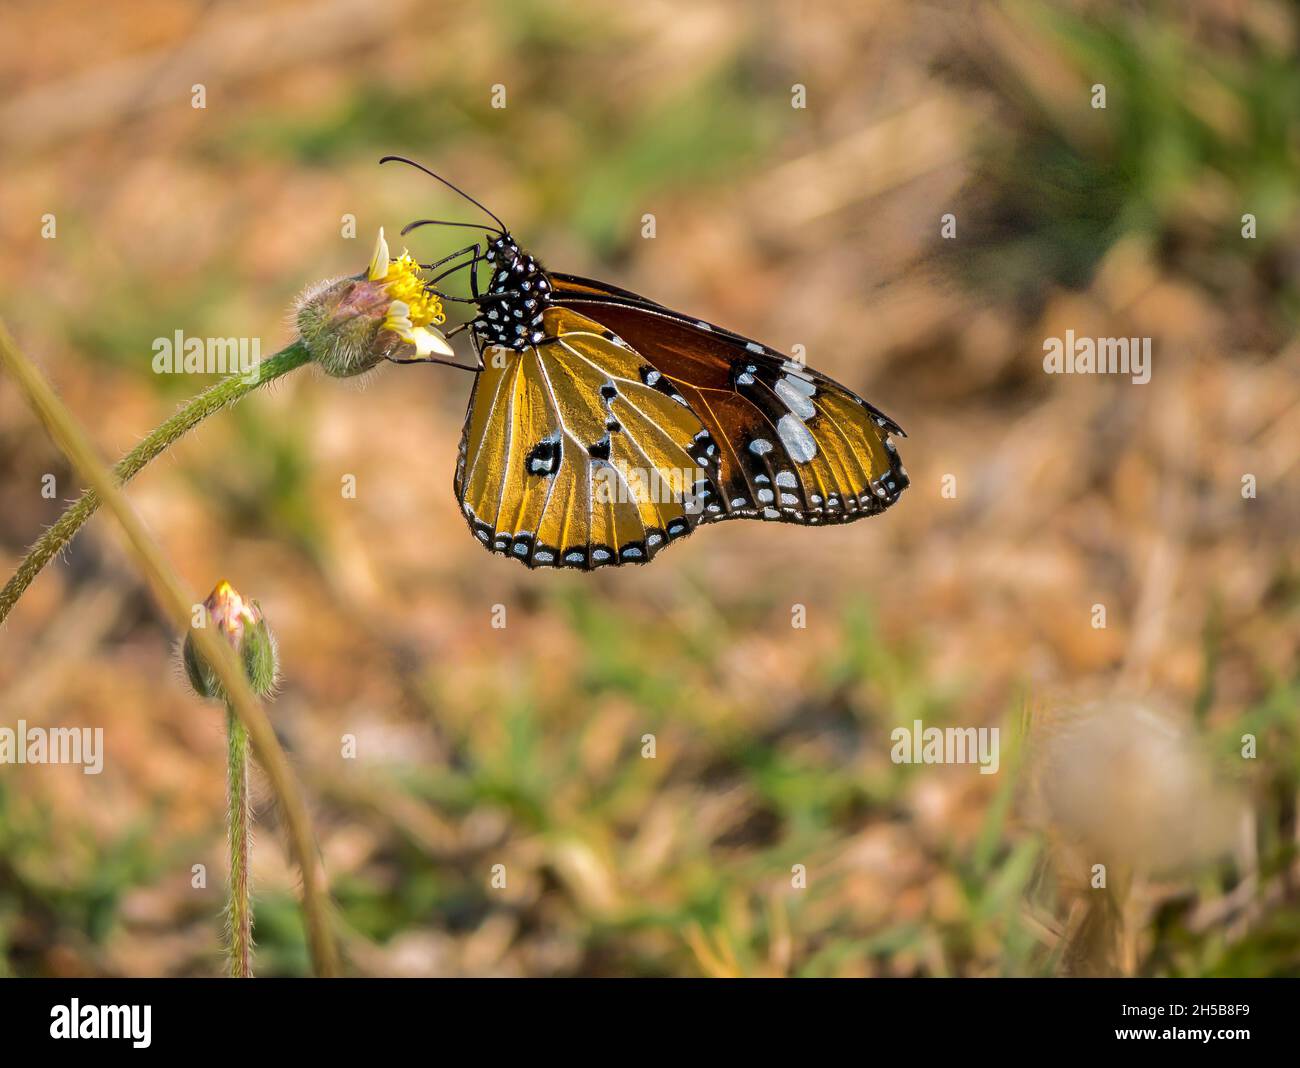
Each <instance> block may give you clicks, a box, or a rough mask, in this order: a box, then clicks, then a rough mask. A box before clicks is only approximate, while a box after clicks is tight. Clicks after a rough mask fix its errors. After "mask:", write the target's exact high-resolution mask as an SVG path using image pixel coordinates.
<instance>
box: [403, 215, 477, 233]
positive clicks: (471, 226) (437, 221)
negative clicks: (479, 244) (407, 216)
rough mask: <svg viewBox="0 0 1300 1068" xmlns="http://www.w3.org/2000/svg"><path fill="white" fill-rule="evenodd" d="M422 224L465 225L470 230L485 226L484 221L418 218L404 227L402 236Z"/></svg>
mask: <svg viewBox="0 0 1300 1068" xmlns="http://www.w3.org/2000/svg"><path fill="white" fill-rule="evenodd" d="M421 226H463V227H465V228H466V229H469V230H482V229H484V228H485V227H484V226H483V224H482V223H468V222H451V221H449V220H447V219H416V220H415V222H411V223H407V224H406V225H405V226H403V227H402V235H401V236H402V237H405V236H406V235H407V234H409V233H410V232H411V231H412V230H418V229H419V228H420V227H421ZM486 229H487V230H488V231H489V232H491V230H492V228H491V227H490V226H489V227H486Z"/></svg>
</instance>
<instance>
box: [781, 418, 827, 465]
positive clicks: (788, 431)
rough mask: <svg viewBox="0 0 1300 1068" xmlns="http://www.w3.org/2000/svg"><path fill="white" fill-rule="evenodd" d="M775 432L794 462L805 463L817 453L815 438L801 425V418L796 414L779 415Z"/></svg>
mask: <svg viewBox="0 0 1300 1068" xmlns="http://www.w3.org/2000/svg"><path fill="white" fill-rule="evenodd" d="M776 432H777V434H778V435H779V436H780V438H781V444H782V445H784V446H785V451H786V452H787V453H789V455H790V459H792V460H793V461H794V462H795V463H797V464H806V463H807V462H808V461H809V460H811V459H812V458H813V457H814V456H816V455H817V440H816V438H814V437H813V436H812V432H811V431H809V429H808V428H807V427H806V426H804V425H803V420H801V419H799V418H798V417H797V416H794V415H783V416H781V419H780V421H779V422H778V423H777V424H776Z"/></svg>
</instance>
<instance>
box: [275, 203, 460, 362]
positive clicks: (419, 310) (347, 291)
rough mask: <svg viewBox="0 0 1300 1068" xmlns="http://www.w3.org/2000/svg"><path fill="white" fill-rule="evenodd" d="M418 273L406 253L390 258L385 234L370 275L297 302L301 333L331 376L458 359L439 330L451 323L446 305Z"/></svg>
mask: <svg viewBox="0 0 1300 1068" xmlns="http://www.w3.org/2000/svg"><path fill="white" fill-rule="evenodd" d="M419 269H420V267H419V264H417V263H416V262H415V261H414V260H413V259H412V258H411V257H410V255H408V254H407V253H405V252H403V253H402V255H401V256H400V257H399V258H398V259H395V260H394V259H391V258H390V257H389V254H388V242H387V241H386V240H385V239H384V231H383V229H382V228H381V229H380V231H379V239H378V241H377V242H376V243H375V252H374V255H373V256H372V257H371V260H370V266H369V268H368V269H367V270H366V271H365V272H363V273H362V274H359V275H355V276H353V277H350V278H340V279H337V280H335V281H333V282H323V283H321V284H319V285H316V286H313V287H311V288H310V289H308V290H307V292H305V293H304V294H303V295H302V296H301V297H300V298H299V299H298V310H297V323H298V333H299V334H300V335H301V337H302V340H303V342H304V343H305V344H306V346H307V348H308V350H309V351H310V352H311V354H312V358H313V359H314V360H315V362H316V363H318V364H319V365H320V366H321V367H322V368H323V369H324V370H325V372H326V373H327V374H329V375H332V376H334V377H335V378H350V377H351V376H353V375H359V374H361V373H362V372H364V371H368V370H370V368H372V367H374V366H375V365H376V364H377V363H379V361H380V360H388V359H412V358H414V357H418V356H429V355H439V356H451V355H454V351H453V350H452V347H451V346H450V345H449V344H447V339H446V338H445V337H444V336H443V335H442V332H441V331H439V330H437V329H435V328H436V327H437V326H438V325H439V324H441V323H444V322H446V319H447V317H446V314H445V313H444V312H443V308H442V301H441V300H439V299H438V297H437V296H436V295H435V294H433V293H431V292H430V291H429V290H428V289H427V288H426V286H425V283H424V281H423V279H421V278H420V276H419Z"/></svg>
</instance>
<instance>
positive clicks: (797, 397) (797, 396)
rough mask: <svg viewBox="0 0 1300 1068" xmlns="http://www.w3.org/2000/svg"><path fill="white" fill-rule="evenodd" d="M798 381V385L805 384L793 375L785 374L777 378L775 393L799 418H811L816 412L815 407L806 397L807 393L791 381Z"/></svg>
mask: <svg viewBox="0 0 1300 1068" xmlns="http://www.w3.org/2000/svg"><path fill="white" fill-rule="evenodd" d="M795 382H799V384H800V385H806V384H807V383H804V382H802V381H801V380H800V379H797V378H795V377H794V376H793V375H786V376H785V377H783V378H779V379H777V382H776V395H777V396H778V397H780V398H781V400H782V401H784V402H785V406H786V407H787V408H789V409H790V411H792V412H794V414H795V415H797V416H798V417H799V418H800V419H811V418H812V417H813V416H814V415H816V414H817V409H816V408H814V407H813V402H812V401H810V400H809V399H808V394H806V393H804V392H803V391H802V390H800V389H797V388H796V387H795V386H794V385H793V384H792V383H795Z"/></svg>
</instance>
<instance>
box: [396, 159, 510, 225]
mask: <svg viewBox="0 0 1300 1068" xmlns="http://www.w3.org/2000/svg"><path fill="white" fill-rule="evenodd" d="M392 161H396V162H398V163H405V164H406V165H407V166H408V167H414V168H415V169H416V170H418V171H424V173H425V174H427V175H428V176H429V177H430V178H433V179H435V180H437V181H439V182H441V183H442V184H443V185H445V186H446V187H447V188H448V189H450V190H451V191H452V192H453V193H456V194H459V195H460V196H462V197H464V198H465V199H466V200H468V201H469V202H470V203H471V204H473V205H474V206H475V207H476V208H479V209H480V210H482V211H485V212H486V213H487V214H488V215H490V216H491V217H492V219H493V221H495V222H496V224H497V227H498V228H499V230H498V232H499V233H502V234H504V233H505V232H506V224H505V223H503V222H502V221H501V219H500V217H499V216H498V215H497V214H496V212H494V211H493V210H492V209H491V208H488V207H487V206H486V205H484V204H481V203H480V202H479V201H477V200H475V199H474V198H473V197H472V196H470V195H469V194H468V193H466V192H465V190H463V189H460V188H458V187H456V186H454V185H452V184H451V182H449V181H447V179H446V178H444V177H443V176H442V175H440V174H434V173H433V171H431V170H429V168H428V167H426V166H424V164H422V163H416V162H415V160H413V159H407V158H406V157H405V156H385V157H384V158H383V159H381V160H380V161H379V162H380V163H381V164H382V163H389V162H392ZM403 233H405V231H403Z"/></svg>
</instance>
